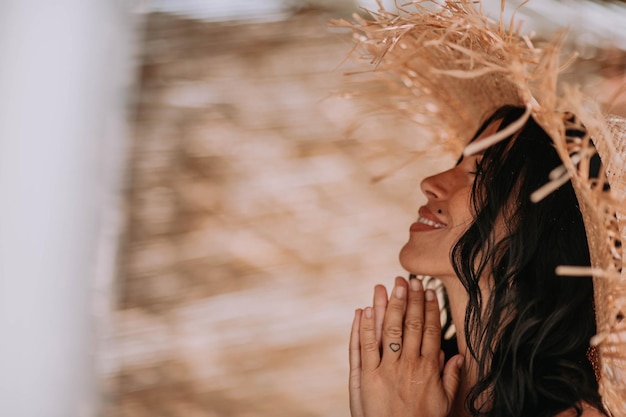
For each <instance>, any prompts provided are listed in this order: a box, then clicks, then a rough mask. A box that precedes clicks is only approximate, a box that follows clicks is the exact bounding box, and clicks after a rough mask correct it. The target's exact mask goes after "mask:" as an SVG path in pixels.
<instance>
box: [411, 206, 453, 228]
mask: <svg viewBox="0 0 626 417" xmlns="http://www.w3.org/2000/svg"><path fill="white" fill-rule="evenodd" d="M446 226H447V224H445V223H441V222H440V221H439V219H437V217H436V216H435V215H434V214H433V213H432V212H431V211H430V210H428V209H427V208H426V207H420V210H419V217H418V219H417V221H416V222H415V223H413V224H412V225H411V229H410V230H411V232H425V231H429V230H437V229H441V228H444V227H446Z"/></svg>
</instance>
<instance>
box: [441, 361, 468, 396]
mask: <svg viewBox="0 0 626 417" xmlns="http://www.w3.org/2000/svg"><path fill="white" fill-rule="evenodd" d="M464 359H465V358H464V357H463V355H461V354H458V355H454V356H453V357H452V358H450V360H449V361H448V363H446V366H445V368H444V369H443V378H442V379H443V389H444V390H445V391H446V395H447V396H448V399H449V400H450V401H452V400H454V397H455V396H456V391H457V390H458V389H459V382H460V381H461V367H462V366H463V361H464Z"/></svg>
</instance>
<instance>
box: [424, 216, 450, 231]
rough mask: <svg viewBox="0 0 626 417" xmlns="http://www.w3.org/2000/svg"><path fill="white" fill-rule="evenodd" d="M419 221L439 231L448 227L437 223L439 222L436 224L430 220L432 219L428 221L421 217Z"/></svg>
mask: <svg viewBox="0 0 626 417" xmlns="http://www.w3.org/2000/svg"><path fill="white" fill-rule="evenodd" d="M417 221H418V222H419V223H424V224H427V225H428V226H431V227H435V228H437V229H441V228H442V227H445V226H446V225H445V224H441V223H437V222H434V221H432V220H430V219H426V218H424V217H419V218H418V219H417Z"/></svg>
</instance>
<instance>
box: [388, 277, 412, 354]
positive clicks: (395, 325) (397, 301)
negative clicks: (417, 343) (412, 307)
mask: <svg viewBox="0 0 626 417" xmlns="http://www.w3.org/2000/svg"><path fill="white" fill-rule="evenodd" d="M407 287H408V283H407V282H406V280H405V279H404V278H402V277H397V278H396V285H395V286H394V288H393V291H392V292H391V296H390V297H389V302H388V303H387V311H386V312H385V319H384V320H383V334H382V344H383V346H382V352H383V355H382V356H383V358H382V362H383V363H384V362H395V361H397V360H398V358H400V354H401V352H402V328H403V321H404V309H405V307H406V297H407V295H406V293H407Z"/></svg>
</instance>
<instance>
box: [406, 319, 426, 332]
mask: <svg viewBox="0 0 626 417" xmlns="http://www.w3.org/2000/svg"><path fill="white" fill-rule="evenodd" d="M404 327H405V329H406V330H407V331H411V332H417V333H420V332H422V330H423V329H424V323H423V322H422V321H421V320H418V319H408V320H406V321H405V322H404Z"/></svg>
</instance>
